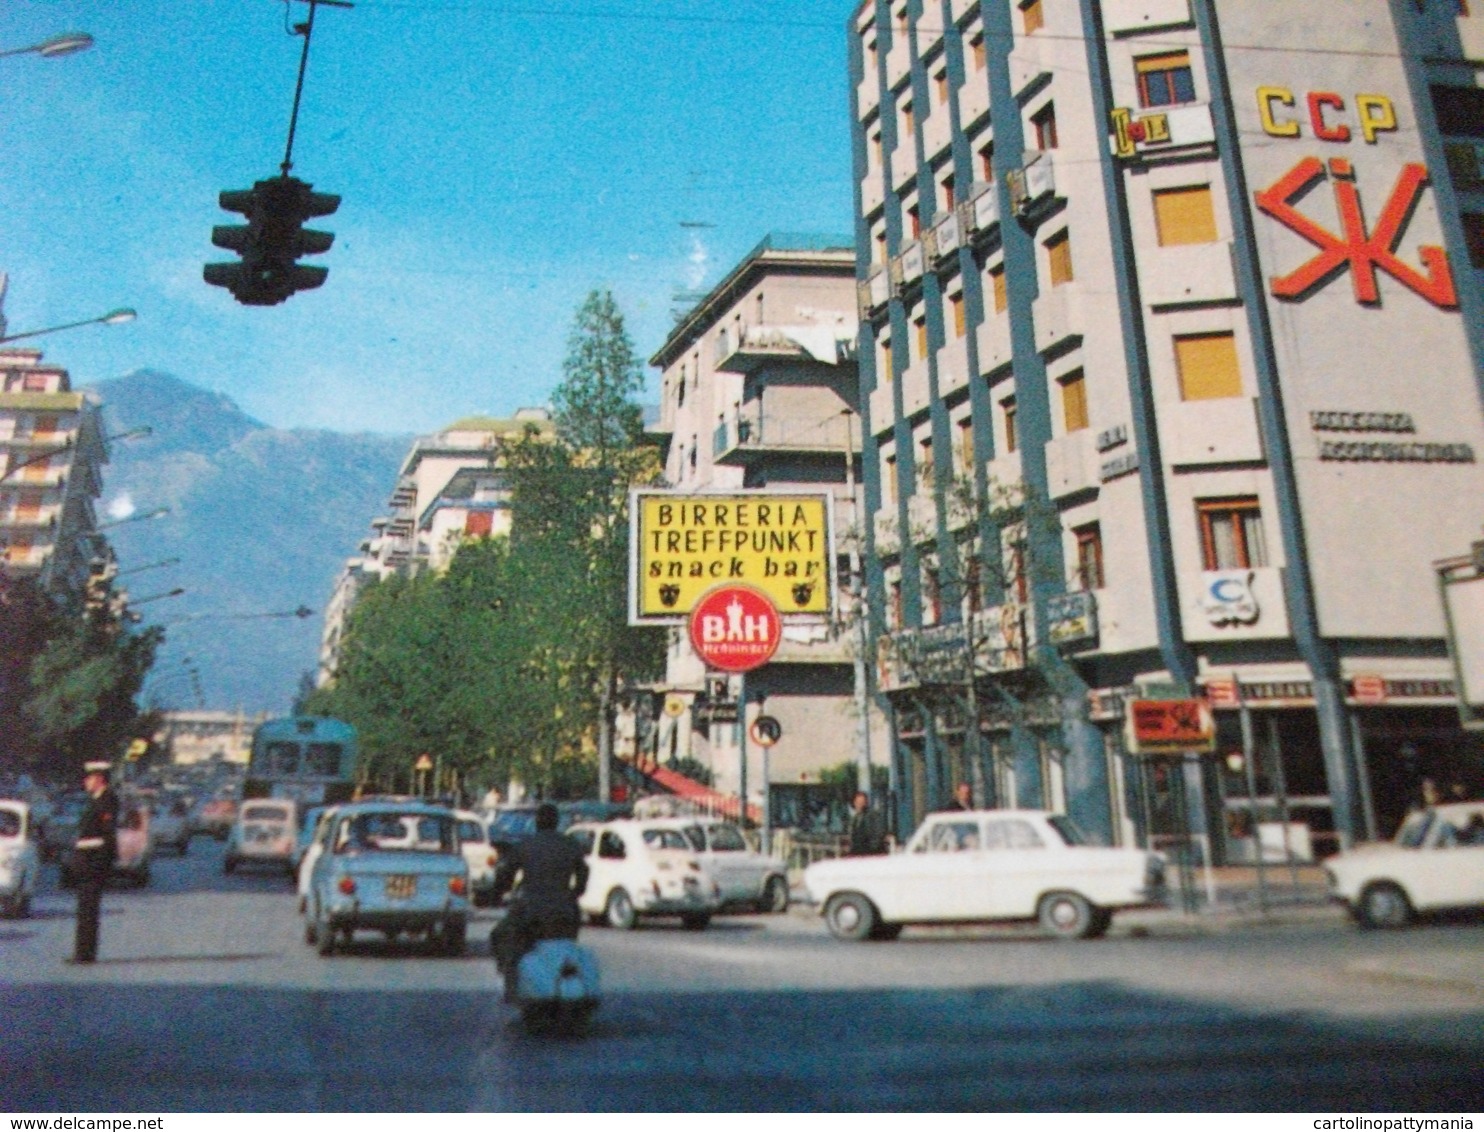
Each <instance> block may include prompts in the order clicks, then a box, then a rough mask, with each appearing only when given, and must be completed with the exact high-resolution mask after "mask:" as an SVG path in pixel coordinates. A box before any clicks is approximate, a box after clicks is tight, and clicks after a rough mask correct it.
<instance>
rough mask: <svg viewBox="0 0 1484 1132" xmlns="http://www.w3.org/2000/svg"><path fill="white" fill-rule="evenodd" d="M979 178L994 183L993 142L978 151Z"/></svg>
mask: <svg viewBox="0 0 1484 1132" xmlns="http://www.w3.org/2000/svg"><path fill="white" fill-rule="evenodd" d="M979 179H980V180H981V181H985V182H988V183H989V184H991V185H993V184H994V142H990V143H989V144H988V145H987V146H985V147H984V148H983V149H981V150H980V151H979Z"/></svg>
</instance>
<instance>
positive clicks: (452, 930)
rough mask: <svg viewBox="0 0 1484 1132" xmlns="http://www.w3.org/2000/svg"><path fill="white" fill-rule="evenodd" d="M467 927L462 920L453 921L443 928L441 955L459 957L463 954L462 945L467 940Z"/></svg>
mask: <svg viewBox="0 0 1484 1132" xmlns="http://www.w3.org/2000/svg"><path fill="white" fill-rule="evenodd" d="M468 935H469V926H468V924H466V923H465V922H464V921H463V920H453V921H451V922H450V923H448V924H445V925H444V928H443V953H444V954H445V955H452V956H459V955H462V954H464V943H465V941H466V940H467V939H468Z"/></svg>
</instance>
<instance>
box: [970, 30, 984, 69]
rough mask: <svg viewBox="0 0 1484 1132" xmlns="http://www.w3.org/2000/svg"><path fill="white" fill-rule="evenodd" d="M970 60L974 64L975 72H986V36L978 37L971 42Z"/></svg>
mask: <svg viewBox="0 0 1484 1132" xmlns="http://www.w3.org/2000/svg"><path fill="white" fill-rule="evenodd" d="M969 59H970V60H971V61H972V62H973V64H974V70H976V71H982V70H984V64H985V62H986V59H985V55H984V36H982V35H976V36H975V37H974V38H973V39H971V40H969Z"/></svg>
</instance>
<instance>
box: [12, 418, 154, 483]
mask: <svg viewBox="0 0 1484 1132" xmlns="http://www.w3.org/2000/svg"><path fill="white" fill-rule="evenodd" d="M154 431H155V430H154V429H152V428H150V427H149V425H141V426H140V427H139V428H131V429H129V431H128V432H119V433H115V434H114V435H113V436H105V437H104V438H103V443H104V444H107V443H109V442H110V441H113V440H135V439H137V438H139V437H141V436H148V435H149V434H150V433H152V432H154ZM72 447H73V442H72V437H70V436H69V437H68V438H67V441H66V443H64V444H63V445H62V446H61V447H60V448H52V449H49V450H47V451H46V452H38V453H37V454H36V455H35V456H32V457H31V458H30V459H27V460H22V461H21V462H20V463H19V464H12V465H11V466H10V467H9V468H6V469H5V471H4V473H3V474H0V480H5V479H8V478H9V477H10V476H12V475H14V474H15V473H16V472H18V471H20V470H21V469H22V468H27V467H30V466H31V465H32V464H40V463H41V462H42V461H44V460H50V459H51V458H52V457H53V456H60V455H61V454H62V453H64V452H71V451H72Z"/></svg>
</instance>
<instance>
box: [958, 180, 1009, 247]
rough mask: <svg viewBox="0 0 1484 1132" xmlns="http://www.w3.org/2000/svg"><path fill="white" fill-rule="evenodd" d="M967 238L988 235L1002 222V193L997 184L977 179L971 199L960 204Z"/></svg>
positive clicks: (972, 187)
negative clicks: (997, 188)
mask: <svg viewBox="0 0 1484 1132" xmlns="http://www.w3.org/2000/svg"><path fill="white" fill-rule="evenodd" d="M959 208H960V212H961V214H962V219H963V231H964V236H965V238H968V237H969V236H987V235H989V234H990V233H991V232H993V231H994V230H995V229H997V228H998V227H999V224H1000V194H999V192H998V191H997V190H996V189H995V186H994V185H992V184H989V183H987V182H984V181H975V182H974V184H973V185H972V186H971V189H970V194H969V199H968V200H966V201H964V203H963V204H962V205H960V206H959Z"/></svg>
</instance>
